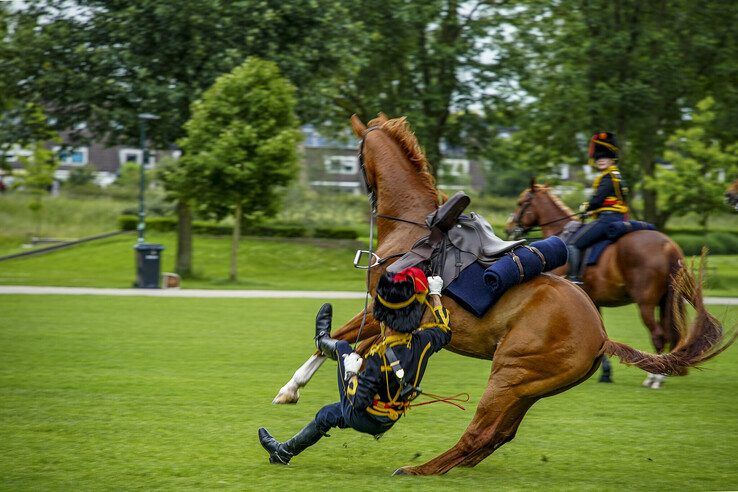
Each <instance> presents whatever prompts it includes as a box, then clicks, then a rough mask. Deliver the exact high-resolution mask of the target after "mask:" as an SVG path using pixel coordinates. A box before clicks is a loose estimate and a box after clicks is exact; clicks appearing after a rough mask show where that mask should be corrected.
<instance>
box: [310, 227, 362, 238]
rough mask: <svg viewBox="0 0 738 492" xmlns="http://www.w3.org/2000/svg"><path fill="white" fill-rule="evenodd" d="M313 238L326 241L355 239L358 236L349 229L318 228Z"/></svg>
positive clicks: (353, 230)
mask: <svg viewBox="0 0 738 492" xmlns="http://www.w3.org/2000/svg"><path fill="white" fill-rule="evenodd" d="M313 236H314V237H324V238H328V239H356V238H357V237H359V234H358V233H357V232H356V229H353V228H351V227H318V228H316V229H315V232H314V234H313Z"/></svg>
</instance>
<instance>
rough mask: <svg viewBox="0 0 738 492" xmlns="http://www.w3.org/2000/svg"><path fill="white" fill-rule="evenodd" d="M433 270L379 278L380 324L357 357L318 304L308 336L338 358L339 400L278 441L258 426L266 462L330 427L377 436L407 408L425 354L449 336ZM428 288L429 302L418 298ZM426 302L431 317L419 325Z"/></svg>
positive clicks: (280, 460)
mask: <svg viewBox="0 0 738 492" xmlns="http://www.w3.org/2000/svg"><path fill="white" fill-rule="evenodd" d="M442 287H443V280H441V277H430V278H426V276H425V274H424V273H423V271H422V270H420V269H418V268H407V269H405V270H403V271H402V272H400V273H398V274H396V275H394V276H392V275H390V274H385V275H383V276H382V277H381V278H380V279H379V283H378V285H377V295H376V298H375V299H374V310H373V315H374V318H375V319H376V320H377V321H379V322H380V323H381V329H382V334H381V336H380V339H379V340H378V341H377V342H376V343H375V344H374V345H372V347H371V348H370V349H369V352H368V353H367V355H366V360H364V361H363V362H364V369H363V370H361V365H362V358H361V357H359V355H358V354H356V353H355V352H353V350H352V349H351V345H349V343H348V342H346V341H342V340H341V341H339V340H335V339H333V338H330V336H329V335H330V331H331V317H332V308H331V305H330V304H324V305H323V306H322V307H321V308H320V311H318V316H317V318H316V320H315V343H316V346H317V347H318V350H320V351H321V352H322V353H323V355H325V356H328V357H330V358H332V359H334V360H337V361H338V393H339V395H340V401H338V402H336V403H333V404H330V405H326V406H324V407H323V408H321V409H320V410H319V411H318V413H317V414H316V415H315V419H314V420H312V421H311V422H310V423H309V424H307V425H306V426H305V428H303V429H302V430H301V431H300V432H299V433H297V435H295V436H294V437H293V438H292V439H290V440H288V441H285V442H283V443H282V442H279V441H277V440H276V439H274V438H273V437H272V436H271V435H270V434H269V432H267V430H266V429H264V428H263V427H262V428H261V429H259V441H260V442H261V445H262V446H263V447H264V449H265V450H266V451H267V452H268V453H269V461H270V462H271V463H276V464H284V465H286V464H288V463H289V461H290V459H291V458H292V457H293V456H295V455H297V454H299V453H300V452H302V451H304V450H305V449H307V448H308V447H309V446H312V445H313V444H315V443H316V442H318V441H319V440H320V438H321V437H323V436H328V434H327V432H328V431H329V430H330V429H331V428H333V427H338V428H339V429H345V428H347V427H351V428H353V429H355V430H357V431H359V432H363V433H366V434H371V435H373V436H375V437H379V436H380V435H382V434H383V433H385V432H386V431H388V430H389V429H390V428H392V426H393V425H394V424H395V422H397V420H398V419H399V418H400V417H401V416H402V415H404V414H405V412H407V411H408V409H409V406H410V402H411V401H412V400H413V399H414V398H415V397H416V396H417V395H418V394H419V392H420V387H419V385H420V381H421V380H422V378H423V373H424V372H425V367H426V364H427V363H428V358H429V357H430V355H431V354H433V353H435V352H438V351H439V350H441V348H443V347H444V346H445V345H446V344H447V343H448V342H449V341H450V340H451V328H450V327H449V313H448V311H447V310H446V309H445V308H444V307H443V306H442V305H441V296H440V293H441V289H442ZM429 294H430V297H431V300H432V302H433V305H431V304H430V303H429V302H428V301H427V300H426V297H427V296H428V295H429ZM426 306H428V307H430V308H431V310H432V313H433V317H434V320H433V321H431V322H429V323H424V324H422V325H421V324H420V322H421V319H422V317H423V314H424V313H425V308H426Z"/></svg>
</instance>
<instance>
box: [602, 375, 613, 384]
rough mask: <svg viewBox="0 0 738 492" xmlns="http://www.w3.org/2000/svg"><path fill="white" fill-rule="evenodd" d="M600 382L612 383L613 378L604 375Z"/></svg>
mask: <svg viewBox="0 0 738 492" xmlns="http://www.w3.org/2000/svg"><path fill="white" fill-rule="evenodd" d="M599 382H600V383H612V378H611V377H610V376H602V377H601V378H600V380H599Z"/></svg>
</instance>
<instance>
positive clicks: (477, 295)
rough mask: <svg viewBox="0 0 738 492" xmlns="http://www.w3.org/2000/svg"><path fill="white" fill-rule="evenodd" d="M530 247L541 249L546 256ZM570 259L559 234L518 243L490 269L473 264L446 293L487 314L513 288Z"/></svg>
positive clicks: (452, 283)
mask: <svg viewBox="0 0 738 492" xmlns="http://www.w3.org/2000/svg"><path fill="white" fill-rule="evenodd" d="M530 248H535V249H537V250H538V251H539V252H540V253H541V255H542V256H543V258H544V261H545V266H544V262H543V261H541V257H540V256H538V253H536V252H535V251H533V250H532V249H530ZM511 253H514V254H515V256H516V257H517V258H518V259H519V260H520V264H521V266H522V267H523V270H524V275H523V280H521V278H520V269H519V268H518V265H517V263H516V262H515V260H514V259H513V257H512V255H511ZM567 259H568V251H567V249H566V245H565V244H564V242H563V241H562V240H561V239H559V238H558V237H556V236H553V237H550V238H548V239H545V240H542V241H536V242H534V243H531V244H530V245H528V246H518V247H517V248H515V249H514V250H512V252H508V253H506V254H504V255H503V256H502V257H501V258H500V259H499V260H497V261H495V262H494V263H493V264H492V265H491V266H490V267H488V268H487V269H486V270H485V269H484V267H483V266H482V265H480V264H479V263H472V264H471V265H470V266H469V267H467V268H465V269H464V270H463V271H462V272H461V274H460V275H459V276H458V277H457V278H456V280H454V281H453V282H451V284H450V285H449V286H448V287H447V288H446V289H445V290H444V293H445V294H446V295H448V296H449V297H451V298H452V299H454V300H455V301H456V302H457V303H458V304H459V305H461V307H463V308H464V309H466V310H467V311H469V312H470V313H473V314H474V315H475V316H477V317H481V316H484V313H486V312H487V311H488V310H489V308H490V307H492V305H493V304H494V303H495V302H497V301H498V300H499V299H500V297H502V295H503V294H504V293H505V292H506V291H507V289H509V288H510V287H512V286H514V285H516V284H518V283H520V282H521V281H525V280H529V279H531V278H533V277H535V276H536V275H539V274H540V273H541V272H547V271H549V270H552V269H554V268H558V267H560V266H561V265H564V264H565V263H566V261H567Z"/></svg>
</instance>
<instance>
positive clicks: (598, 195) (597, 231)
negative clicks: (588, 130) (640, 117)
mask: <svg viewBox="0 0 738 492" xmlns="http://www.w3.org/2000/svg"><path fill="white" fill-rule="evenodd" d="M619 157H620V149H619V148H618V141H617V139H616V138H615V134H614V133H610V132H598V133H595V134H594V135H593V136H592V138H591V139H590V141H589V163H590V165H594V166H595V167H596V168H597V169H598V170H599V171H600V174H599V175H598V176H597V177H596V178H595V180H594V183H593V184H592V188H593V191H594V192H593V195H592V198H591V199H590V200H589V202H585V203H583V204H582V206H581V207H580V211H581V212H582V213H583V217H587V216H592V217H593V218H594V219H595V220H594V221H592V222H591V223H589V224H587V225H585V226H584V227H582V228H580V229H579V230H578V231H576V232H575V233H574V234H573V235H572V236H571V238H569V240H568V241H567V247H568V248H569V279H570V280H571V281H572V282H574V283H576V284H581V283H582V281H581V279H580V271H581V266H580V263H581V257H582V252H583V251H584V250H586V249H587V248H588V247H589V246H591V245H593V244H595V243H597V242H598V241H601V240H602V239H605V238H606V237H607V225H608V224H610V223H611V222H617V221H622V220H626V214H627V213H628V204H627V196H628V187H627V185H626V184H625V181H624V180H623V178H622V176H621V175H620V170H619V169H618V166H617V161H618V158H619Z"/></svg>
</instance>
